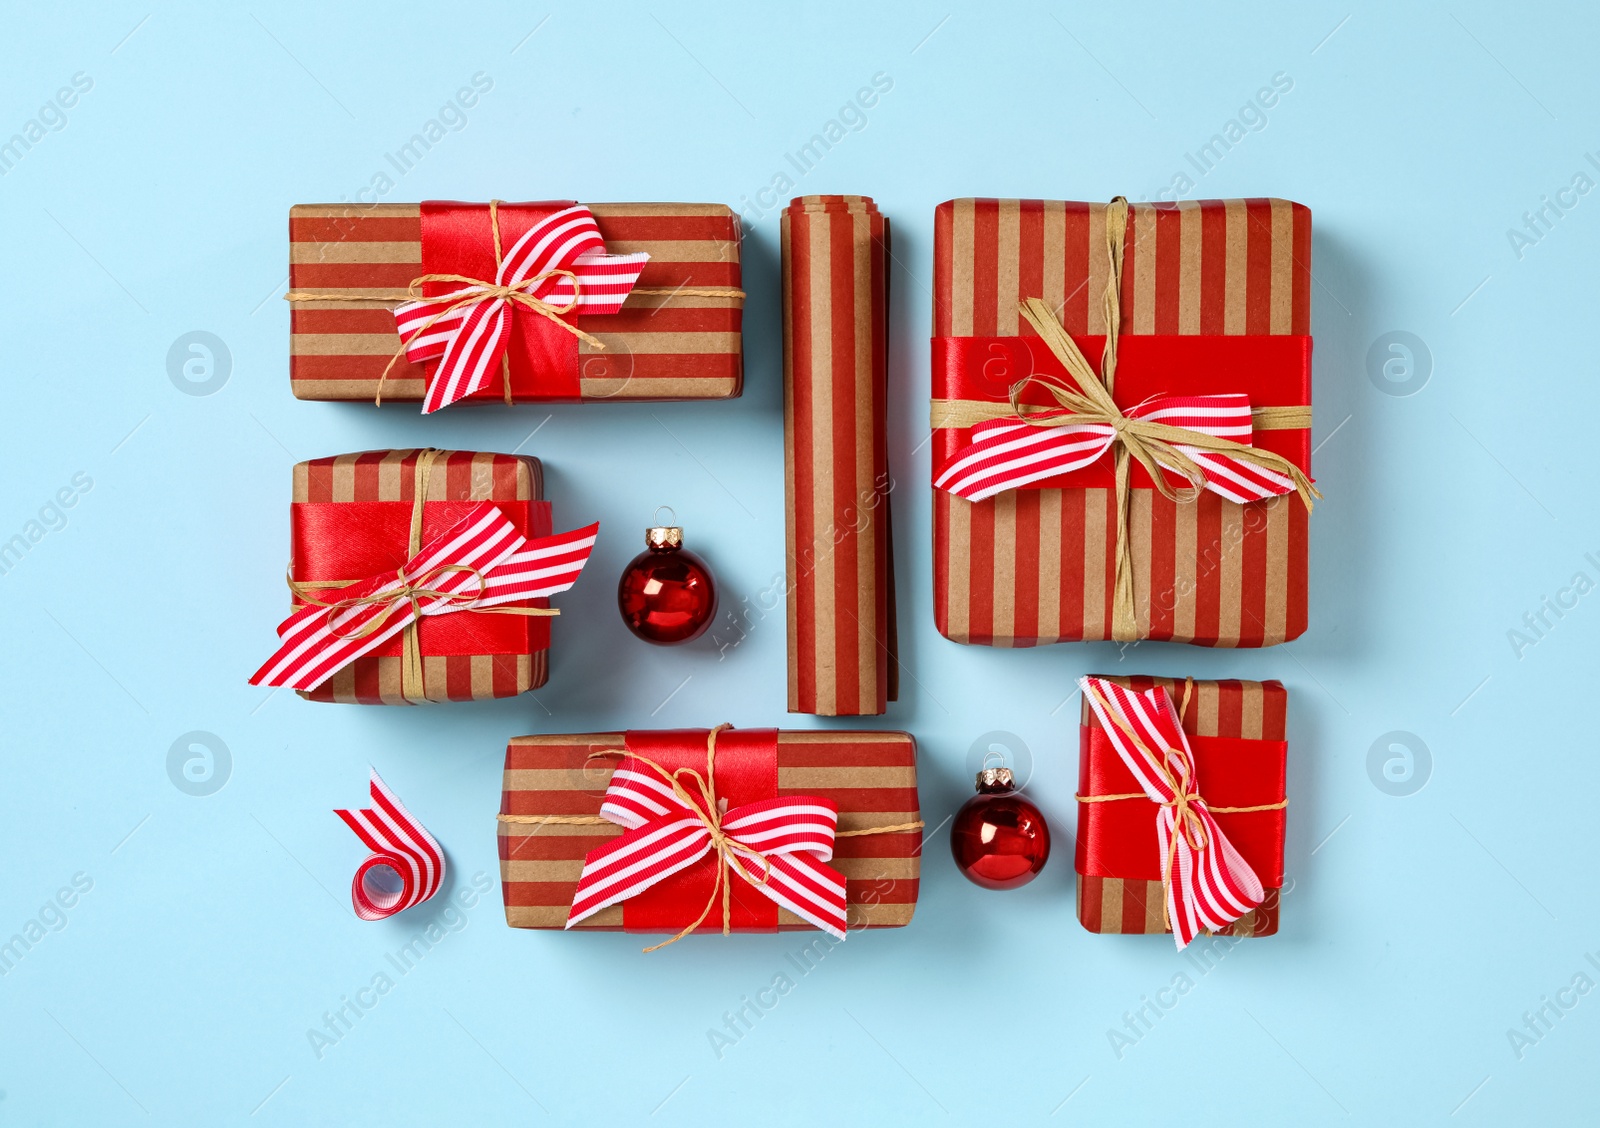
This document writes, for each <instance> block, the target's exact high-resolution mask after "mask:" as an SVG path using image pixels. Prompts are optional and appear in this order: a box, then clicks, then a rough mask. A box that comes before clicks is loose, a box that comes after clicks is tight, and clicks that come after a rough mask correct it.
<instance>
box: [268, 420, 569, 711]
mask: <svg viewBox="0 0 1600 1128" xmlns="http://www.w3.org/2000/svg"><path fill="white" fill-rule="evenodd" d="M419 453H420V452H418V451H416V450H385V451H366V452H363V453H360V454H341V455H338V456H337V457H334V458H316V459H312V460H311V461H309V462H301V463H298V464H297V465H296V466H295V468H294V503H295V505H296V506H299V505H302V504H306V503H311V504H316V503H325V502H369V501H387V502H405V503H407V504H410V503H411V502H412V501H414V499H415V496H416V495H415V492H414V489H413V476H412V475H413V470H414V469H415V466H416V461H417V456H418V454H419ZM543 496H544V475H543V471H542V469H541V468H540V465H539V460H538V459H537V458H524V457H520V456H516V455H509V454H481V453H474V452H469V451H445V452H441V455H440V457H439V458H438V459H437V460H436V461H435V462H434V464H433V469H432V472H431V473H430V474H429V477H428V496H427V497H426V499H424V500H425V503H432V502H441V501H457V502H461V501H494V502H499V503H500V504H501V507H502V508H503V509H507V510H511V509H512V508H513V507H514V506H515V505H521V506H523V507H525V509H526V510H527V512H528V519H529V523H530V526H531V529H532V531H533V533H534V534H535V535H538V536H547V535H549V533H550V503H549V502H547V501H544V500H543ZM293 524H294V521H293V517H292V516H291V525H293ZM405 549H406V545H405V544H404V543H403V542H400V543H396V545H395V548H394V553H395V557H396V559H395V564H396V566H398V565H399V564H400V563H403V562H404V558H405V555H406V552H405ZM296 555H297V556H298V555H299V554H298V553H297V554H296ZM289 567H290V575H291V576H292V577H293V578H294V579H295V580H298V581H302V582H303V581H308V580H348V579H356V578H361V577H356V576H346V575H330V574H314V573H312V572H310V571H309V570H307V569H306V567H305V564H304V562H303V561H301V560H298V559H291V561H290V566H289ZM337 570H338V569H335V571H337ZM358 570H359V569H358ZM374 571H376V570H375V569H370V570H369V574H371V572H374ZM527 605H528V606H532V607H548V606H549V605H550V601H549V600H548V599H534V600H529V601H528V604H527ZM456 614H462V615H465V614H471V612H466V611H462V612H457V613H456ZM445 618H448V616H445V617H441V618H440V619H439V620H437V622H440V623H442V622H443V621H444V619H445ZM503 618H504V619H507V620H509V619H511V618H512V617H510V616H505V617H503ZM516 622H517V623H518V624H521V625H522V628H523V629H524V630H525V631H526V639H527V652H526V653H523V654H449V655H439V654H429V653H427V645H426V638H427V632H428V631H429V630H432V629H433V628H434V625H435V624H434V623H432V622H424V623H423V624H421V626H420V628H419V630H420V631H421V632H422V634H421V636H420V637H421V638H422V639H423V640H424V644H423V655H422V684H423V692H424V696H426V697H427V699H428V700H430V701H474V700H480V699H483V698H489V697H513V696H515V695H516V694H519V693H526V692H528V691H529V690H531V689H538V688H539V687H540V686H542V685H544V683H545V681H546V680H547V679H548V677H549V674H550V654H549V637H550V635H549V631H550V627H549V620H548V619H543V618H517V619H516ZM502 625H503V624H502ZM390 649H392V650H393V651H394V653H393V654H381V655H380V654H374V655H368V656H366V657H363V658H357V659H356V660H355V661H354V662H351V663H350V664H349V665H347V666H345V667H343V668H342V669H340V670H339V671H338V672H337V673H335V674H334V675H333V676H332V677H331V678H329V679H328V680H327V681H325V682H323V683H322V684H321V685H320V686H318V687H317V688H316V689H314V690H312V691H311V692H309V693H301V694H300V696H302V697H304V698H307V699H308V700H311V701H339V702H347V703H355V704H361V705H403V704H405V699H404V698H403V697H402V696H401V693H400V667H401V658H400V653H399V644H398V640H397V642H396V644H395V645H394V646H393V647H391V648H390Z"/></svg>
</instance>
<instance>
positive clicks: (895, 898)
mask: <svg viewBox="0 0 1600 1128" xmlns="http://www.w3.org/2000/svg"><path fill="white" fill-rule="evenodd" d="M623 739H624V734H623V733H620V732H599V733H577V734H572V735H565V736H560V735H552V736H519V737H516V738H515V739H513V740H512V741H511V744H510V746H509V747H508V748H507V749H506V770H505V790H504V792H503V793H502V797H501V802H500V813H501V814H503V815H598V814H599V812H600V802H601V800H602V799H603V798H604V797H605V791H606V787H607V785H608V784H609V783H610V781H611V770H612V768H613V767H615V766H616V763H617V760H616V758H614V757H606V758H595V759H591V758H590V755H589V754H590V753H591V752H595V751H600V750H603V749H615V748H621V747H622V746H623ZM778 794H779V795H780V796H783V795H814V796H818V797H821V798H824V799H831V800H833V801H834V802H835V803H836V804H838V807H839V829H840V830H841V831H847V830H855V829H860V828H864V827H871V826H891V825H898V824H901V823H908V822H915V821H916V820H917V819H919V818H920V817H921V815H920V813H919V810H920V808H919V805H918V802H917V764H916V743H915V742H914V741H913V740H912V738H911V736H910V734H908V733H903V732H842V731H833V732H814V731H813V732H779V733H778ZM499 826H500V879H501V882H502V888H503V890H504V894H505V904H506V923H507V924H509V925H511V926H512V927H513V928H554V929H559V928H562V927H564V926H565V925H566V922H567V914H568V910H569V909H570V908H571V907H572V895H573V891H574V890H575V889H576V888H577V884H578V875H579V873H580V872H581V871H582V869H583V858H584V855H585V854H587V853H588V852H589V851H590V850H593V849H595V848H596V847H598V846H600V845H602V844H603V843H605V842H607V841H609V840H610V839H612V838H615V837H616V836H617V835H619V834H621V833H622V828H621V827H620V826H611V825H609V824H607V825H603V826H594V825H583V824H577V825H573V824H559V823H537V824H534V823H508V822H501V823H500V824H499ZM921 860H922V831H920V830H909V831H896V832H894V833H890V834H868V835H860V836H857V837H848V838H840V839H838V840H837V842H836V843H835V847H834V857H833V861H832V862H831V863H829V864H830V865H831V866H832V867H833V868H834V869H836V870H838V871H839V872H840V873H842V874H843V875H844V876H845V878H846V881H847V890H846V892H847V901H848V912H847V915H848V919H849V926H850V928H851V929H856V928H896V927H901V926H903V925H906V924H909V923H911V914H912V913H913V912H914V911H915V910H916V907H917V890H918V882H919V875H920V872H921ZM735 881H736V888H735V893H736V895H737V894H738V893H739V891H738V889H737V882H738V879H735ZM744 895H747V896H751V897H755V898H757V899H759V898H760V895H759V894H756V893H754V892H753V891H751V890H748V889H747V890H744ZM623 911H624V907H623V906H622V905H613V906H611V907H610V908H608V909H603V910H601V911H600V912H598V913H596V914H595V915H594V916H591V917H589V918H588V919H587V920H585V921H583V922H582V923H581V924H578V925H576V926H574V927H575V929H599V930H602V931H608V932H617V931H621V930H622V928H623ZM698 911H699V906H698V905H696V906H695V907H694V909H692V910H691V911H690V913H689V915H688V917H687V918H686V919H685V920H684V921H683V923H684V924H688V923H689V922H690V921H691V920H693V919H694V916H695V914H696V913H698ZM778 928H779V930H780V931H799V930H809V929H810V928H811V925H809V924H807V923H806V922H805V921H804V920H802V919H801V918H800V917H798V916H796V915H795V914H793V913H791V912H789V911H788V910H786V909H780V910H778ZM720 929H721V922H720V918H719V919H717V920H715V921H708V922H707V923H706V924H705V925H702V926H701V931H713V932H717V931H720Z"/></svg>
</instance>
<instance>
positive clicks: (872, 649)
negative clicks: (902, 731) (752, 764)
mask: <svg viewBox="0 0 1600 1128" xmlns="http://www.w3.org/2000/svg"><path fill="white" fill-rule="evenodd" d="M782 235H783V271H782V272H783V424H784V426H783V468H784V494H785V498H784V501H785V506H784V509H785V529H786V534H787V541H788V556H787V576H788V632H789V633H788V639H789V643H788V659H789V711H790V712H791V713H814V714H818V715H821V716H867V715H877V714H881V713H883V712H884V711H885V710H886V709H887V708H888V702H890V701H893V700H894V699H895V697H896V696H897V690H898V684H897V683H898V676H897V675H898V672H899V663H898V662H897V661H896V651H897V642H896V629H895V613H894V554H893V550H892V547H891V533H892V528H891V522H890V518H889V493H890V491H891V490H892V489H893V487H894V479H893V478H892V477H891V476H890V474H889V444H888V433H887V432H888V419H887V415H888V410H887V403H886V398H887V385H888V368H889V360H888V357H889V349H888V330H889V269H888V260H889V221H888V220H887V219H886V218H884V216H883V215H881V214H880V213H879V211H878V209H877V207H876V206H875V205H874V204H873V202H872V200H871V199H869V198H867V197H865V196H801V197H799V198H798V199H796V200H794V201H793V202H792V203H790V205H789V206H788V207H787V208H785V209H784V212H783V233H782Z"/></svg>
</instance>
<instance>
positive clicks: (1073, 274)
mask: <svg viewBox="0 0 1600 1128" xmlns="http://www.w3.org/2000/svg"><path fill="white" fill-rule="evenodd" d="M1119 277H1120V281H1119ZM1029 306H1031V308H1029ZM933 317H934V338H933V388H932V393H933V411H932V425H933V427H934V438H933V471H934V479H935V483H936V488H935V490H934V511H933V522H934V610H935V617H936V620H937V623H938V628H939V630H940V631H941V632H942V633H943V634H944V635H946V636H947V637H948V638H951V639H954V640H955V641H957V642H966V643H978V644H983V645H990V646H1032V645H1037V644H1040V643H1049V642H1063V641H1078V640H1095V639H1118V640H1123V641H1126V640H1132V639H1166V640H1170V641H1174V642H1190V643H1196V644H1199V645H1207V646H1267V645H1271V644H1273V643H1278V642H1283V641H1285V640H1287V639H1292V638H1295V637H1296V636H1298V635H1299V634H1300V633H1301V632H1303V631H1304V630H1305V629H1306V557H1307V525H1308V522H1307V514H1308V511H1309V508H1310V502H1311V498H1312V497H1313V496H1315V490H1314V488H1313V487H1312V486H1311V484H1310V481H1309V479H1308V478H1307V477H1306V475H1307V474H1308V473H1309V468H1310V458H1311V449H1310V447H1311V442H1310V436H1311V432H1310V426H1311V409H1310V404H1311V337H1310V332H1311V213H1310V212H1309V211H1308V210H1307V209H1306V208H1304V207H1302V206H1301V205H1299V204H1294V203H1290V202H1288V201H1286V200H1269V199H1252V200H1198V201H1184V202H1182V203H1178V204H1174V205H1160V206H1158V205H1152V204H1132V205H1129V204H1127V203H1126V202H1125V201H1121V200H1117V201H1113V202H1112V203H1110V204H1090V203H1067V202H1062V201H1055V200H982V199H965V200H951V201H949V202H948V203H944V204H941V205H939V208H938V210H937V212H936V215H935V227H934V302H933ZM1108 327H1110V328H1111V329H1113V330H1115V332H1114V333H1113V334H1112V336H1113V344H1114V352H1113V355H1111V356H1108V355H1107V331H1108ZM1041 330H1043V332H1041ZM1063 338H1064V339H1063ZM1074 354H1076V355H1074ZM1085 361H1086V364H1085V363H1083V362H1085ZM1108 383H1109V384H1110V385H1111V386H1110V387H1109V388H1108V387H1106V384H1108ZM1085 384H1090V385H1093V386H1091V387H1085ZM1013 401H1014V402H1013ZM1068 424H1070V425H1068ZM1180 428H1181V430H1180ZM1196 444H1199V445H1196ZM1240 444H1242V445H1243V446H1246V447H1248V448H1249V449H1248V450H1246V451H1242V452H1241V450H1240ZM1185 464H1187V465H1185ZM1161 468H1164V469H1161ZM1152 472H1154V473H1157V474H1162V475H1163V476H1164V477H1165V479H1166V482H1165V487H1166V488H1165V493H1164V492H1163V491H1161V490H1158V489H1157V488H1155V487H1156V484H1157V483H1156V481H1155V479H1154V477H1153V476H1152ZM1200 485H1203V486H1204V488H1203V489H1197V488H1196V487H1197V486H1200ZM1196 494H1198V496H1195V495H1196ZM1295 494H1299V496H1298V497H1296V496H1294V495H1295ZM1167 495H1171V496H1167Z"/></svg>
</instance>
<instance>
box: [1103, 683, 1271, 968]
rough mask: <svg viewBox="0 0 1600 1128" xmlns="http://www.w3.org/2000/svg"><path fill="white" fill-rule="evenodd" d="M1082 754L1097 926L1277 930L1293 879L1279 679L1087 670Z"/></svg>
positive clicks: (1187, 931) (1184, 932)
mask: <svg viewBox="0 0 1600 1128" xmlns="http://www.w3.org/2000/svg"><path fill="white" fill-rule="evenodd" d="M1078 684H1079V687H1080V688H1081V689H1082V690H1083V725H1082V729H1081V735H1080V743H1079V754H1078V841H1077V850H1076V856H1075V865H1076V868H1077V873H1078V920H1079V921H1080V922H1081V923H1082V924H1083V926H1084V927H1085V928H1087V929H1088V930H1089V931H1090V932H1123V933H1127V932H1144V933H1161V932H1170V933H1172V934H1173V936H1174V938H1175V939H1176V940H1177V943H1178V947H1180V948H1182V947H1183V946H1184V945H1186V944H1188V943H1189V941H1191V940H1193V939H1194V938H1195V937H1196V936H1197V935H1199V934H1200V933H1201V932H1211V933H1223V934H1227V935H1230V936H1270V935H1272V934H1273V933H1275V932H1277V931H1278V905H1279V900H1280V896H1281V890H1282V888H1283V841H1284V815H1285V808H1286V807H1287V806H1288V799H1287V797H1286V795H1285V790H1284V770H1285V760H1286V755H1287V748H1288V745H1287V744H1286V743H1285V741H1284V722H1285V714H1286V712H1287V706H1288V692H1287V691H1286V690H1285V689H1284V688H1283V686H1282V685H1281V684H1280V683H1278V682H1275V681H1268V682H1252V681H1193V680H1187V681H1174V680H1171V679H1168V678H1149V677H1118V678H1108V677H1088V678H1083V679H1081V680H1080V681H1079V683H1078Z"/></svg>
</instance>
